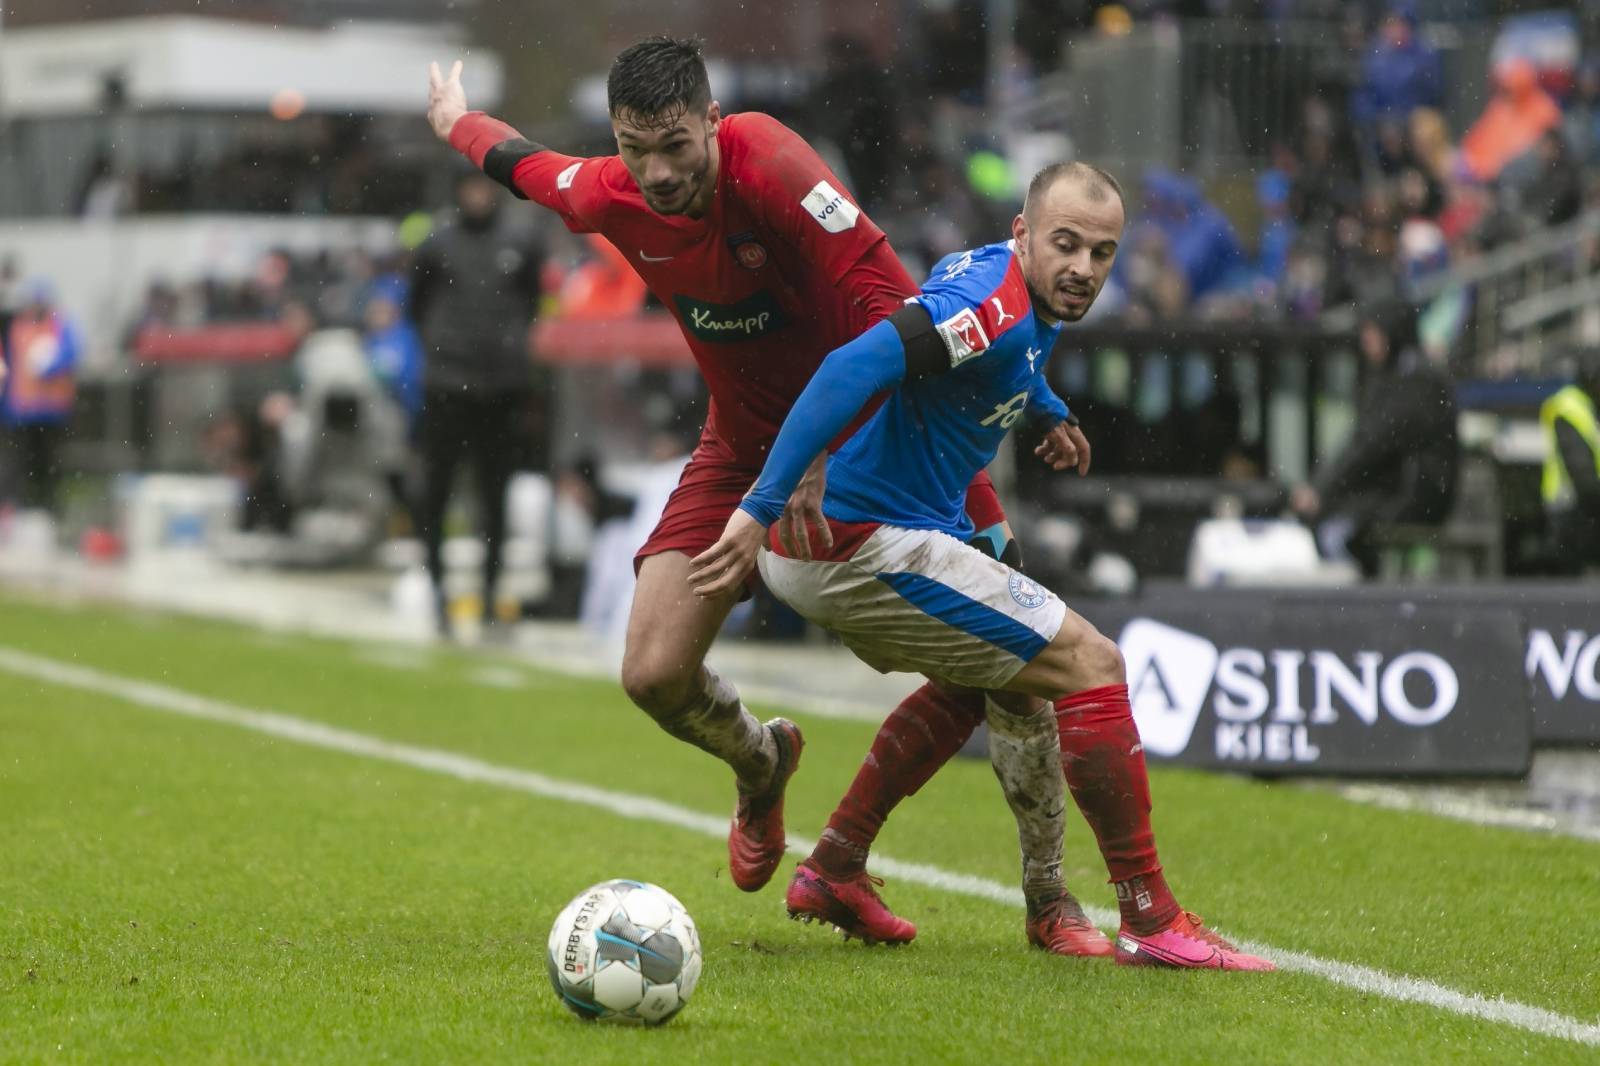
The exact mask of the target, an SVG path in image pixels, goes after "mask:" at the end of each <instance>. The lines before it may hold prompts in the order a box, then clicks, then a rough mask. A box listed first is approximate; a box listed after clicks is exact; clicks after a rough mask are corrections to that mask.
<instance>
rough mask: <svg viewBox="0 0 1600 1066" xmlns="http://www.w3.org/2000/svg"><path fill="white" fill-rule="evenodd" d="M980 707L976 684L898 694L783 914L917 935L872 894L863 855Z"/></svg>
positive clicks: (953, 748) (871, 931)
mask: <svg viewBox="0 0 1600 1066" xmlns="http://www.w3.org/2000/svg"><path fill="white" fill-rule="evenodd" d="M983 715H984V695H983V693H982V692H981V691H979V690H977V689H968V688H960V687H957V686H953V685H952V686H941V685H938V684H935V683H934V682H932V681H930V682H928V683H927V684H925V685H923V686H922V687H921V688H919V689H917V690H916V691H915V692H913V693H911V695H909V696H907V697H906V698H905V699H904V700H902V701H901V702H900V705H899V706H898V707H896V708H895V709H894V711H893V712H891V713H890V715H889V717H888V718H887V719H885V720H884V723H883V725H882V726H881V727H880V728H879V729H878V735H877V736H875V737H874V738H873V740H872V746H871V748H869V749H868V751H867V755H866V758H865V759H863V760H862V761H861V767H860V769H858V770H857V771H856V776H855V779H854V780H853V781H851V782H850V788H849V790H848V791H846V792H845V795H844V799H842V800H841V801H840V802H839V806H838V807H837V808H836V809H835V810H834V812H833V815H832V816H831V817H830V818H829V819H828V825H827V827H826V828H825V829H824V830H823V831H822V836H821V838H820V839H819V840H818V841H817V846H816V849H815V850H814V851H812V853H811V856H810V857H809V858H808V859H806V861H805V862H803V863H801V864H800V868H799V869H798V870H796V871H795V875H794V878H793V879H792V880H791V881H790V882H789V892H788V906H789V915H790V917H792V918H800V919H803V920H806V921H824V922H829V923H831V924H833V925H836V926H838V927H839V928H840V929H841V930H843V931H844V932H845V933H846V935H849V936H857V937H860V938H861V939H863V940H866V941H868V942H869V943H886V944H903V943H906V942H907V941H909V940H911V938H913V937H914V936H916V935H917V927H916V926H915V925H913V924H911V923H910V922H908V921H906V920H904V919H903V918H898V917H896V916H895V914H894V913H893V912H892V911H890V910H889V908H888V907H887V906H886V905H885V904H884V902H883V899H882V898H881V897H880V896H879V895H878V893H877V891H876V889H875V884H877V883H881V882H874V880H873V879H872V878H871V877H869V875H868V874H867V855H868V853H869V852H870V851H871V850H872V844H873V841H875V840H876V839H877V837H878V830H880V829H881V828H883V823H884V820H885V819H886V818H888V817H889V812H890V811H892V810H894V808H895V807H896V806H897V805H898V804H899V803H900V801H901V800H903V799H905V798H906V797H907V796H910V795H913V794H914V793H916V791H917V790H918V789H920V788H921V787H922V786H923V785H925V784H927V782H928V779H929V778H931V777H932V776H933V775H934V773H935V772H936V771H937V770H938V769H939V767H941V766H943V765H944V764H945V763H947V762H949V761H950V759H951V758H952V757H954V755H955V753H956V752H958V751H960V750H961V748H962V746H963V745H964V744H966V742H967V740H968V739H969V738H970V737H971V736H972V731H973V730H974V729H976V728H977V727H978V723H979V722H981V721H983Z"/></svg>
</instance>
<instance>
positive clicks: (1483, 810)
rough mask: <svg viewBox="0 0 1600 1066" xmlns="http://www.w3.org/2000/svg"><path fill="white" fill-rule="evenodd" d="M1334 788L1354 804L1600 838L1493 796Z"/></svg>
mask: <svg viewBox="0 0 1600 1066" xmlns="http://www.w3.org/2000/svg"><path fill="white" fill-rule="evenodd" d="M1334 791H1335V794H1336V795H1339V796H1342V797H1343V798H1345V799H1347V800H1349V801H1350V802H1352V803H1366V804H1370V805H1372V806H1374V807H1383V808H1385V809H1386V810H1391V811H1407V812H1413V813H1414V812H1421V813H1424V814H1432V815H1435V816H1437V817H1440V818H1449V819H1452V820H1453V821H1457V822H1470V823H1472V824H1473V825H1487V826H1494V827H1495V828H1497V829H1521V830H1525V831H1527V832H1534V833H1549V834H1551V835H1555V836H1568V837H1577V838H1578V839H1579V840H1594V841H1600V829H1596V828H1595V827H1593V826H1588V825H1574V824H1571V823H1570V822H1569V821H1566V820H1563V819H1561V818H1557V817H1556V816H1555V815H1554V814H1551V813H1550V812H1548V811H1538V810H1527V809H1525V808H1521V807H1508V806H1506V805H1504V804H1500V803H1496V802H1494V801H1493V800H1490V799H1483V798H1478V797H1469V796H1453V795H1446V794H1439V793H1432V792H1428V793H1422V794H1418V793H1415V792H1412V791H1410V790H1407V789H1403V788H1397V787H1395V786H1394V785H1343V786H1341V787H1339V788H1337V789H1335V790H1334Z"/></svg>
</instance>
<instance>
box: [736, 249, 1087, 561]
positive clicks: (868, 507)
mask: <svg viewBox="0 0 1600 1066" xmlns="http://www.w3.org/2000/svg"><path fill="white" fill-rule="evenodd" d="M907 302H908V303H909V302H915V303H918V304H921V305H922V307H923V308H924V309H925V310H926V311H927V312H928V314H929V316H930V317H931V318H932V320H933V323H934V328H935V331H936V334H937V338H938V342H939V344H940V345H942V348H943V351H942V352H940V353H939V360H940V362H941V364H946V363H947V365H941V366H939V367H938V370H939V371H940V372H938V373H933V374H930V375H928V376H923V377H919V378H916V379H914V380H907V378H906V365H905V349H904V344H903V342H902V341H901V339H900V336H899V334H898V332H897V331H896V329H895V327H894V326H893V325H892V324H890V323H879V324H878V325H877V326H874V327H873V328H872V329H871V330H868V331H867V332H866V333H865V334H863V335H862V336H861V337H859V338H857V339H856V340H855V341H852V342H851V343H850V344H849V345H846V346H845V347H843V348H840V349H838V350H836V351H835V352H834V353H833V354H832V355H830V356H829V357H828V360H827V361H825V362H824V364H823V366H822V368H821V369H819V370H818V372H817V375H816V377H815V378H813V379H812V384H811V385H809V386H807V388H806V391H805V392H804V393H803V394H802V395H801V397H800V399H799V401H797V402H796V404H795V407H794V409H793V410H792V411H791V412H790V414H789V417H788V418H787V419H786V420H785V422H784V427H783V430H782V432H780V434H779V438H778V440H777V441H776V442H775V443H774V445H773V450H772V454H771V456H770V457H769V459H768V462H767V466H766V469H764V470H763V472H762V477H761V480H760V481H759V482H758V483H757V485H756V488H755V489H753V490H752V491H751V493H750V495H749V496H748V497H747V498H746V500H745V503H744V504H743V506H744V509H745V510H746V511H748V512H750V513H751V514H752V515H753V516H755V517H756V518H757V519H759V520H761V521H763V522H764V523H765V524H771V522H772V521H774V520H776V518H777V516H778V514H779V513H781V511H782V509H783V504H784V502H785V501H786V500H787V499H788V495H789V493H790V492H791V491H792V490H793V487H794V484H795V482H796V481H797V480H798V478H799V474H800V473H801V472H803V471H804V468H805V466H806V465H807V464H808V463H809V462H810V459H811V457H812V456H814V455H816V453H817V452H818V451H820V450H821V448H822V447H823V445H824V444H825V443H826V442H827V441H828V440H829V439H831V438H830V436H829V431H830V430H831V431H832V432H837V431H838V430H839V429H840V428H842V427H843V426H844V425H845V424H847V423H848V421H849V419H850V418H851V417H852V416H853V415H854V413H855V412H856V411H858V410H860V408H861V406H862V405H863V403H864V402H865V401H866V400H867V399H868V398H869V397H870V396H872V395H874V394H875V393H876V392H878V391H879V390H881V389H882V388H884V387H886V386H898V387H896V388H894V390H893V391H892V392H891V393H890V394H889V395H888V397H887V399H886V400H885V401H884V403H883V405H882V406H881V407H880V408H879V409H878V410H877V412H876V413H875V414H874V415H873V416H872V417H871V418H870V419H869V420H868V421H867V422H866V424H865V425H863V426H862V427H861V428H860V429H859V430H858V431H857V432H856V433H855V435H854V436H852V437H851V438H850V439H849V440H848V441H846V442H845V444H844V445H843V446H842V447H840V448H839V450H838V451H837V452H836V453H835V454H834V455H833V457H832V458H831V459H830V461H829V463H828V481H827V495H826V497H825V498H824V501H823V512H824V513H825V514H827V515H828V517H830V518H834V519H837V520H839V521H843V522H881V523H885V524H888V525H895V526H901V527H904V528H909V529H932V530H939V531H941V532H945V533H949V534H950V535H952V536H955V537H959V538H961V539H966V538H968V537H970V536H971V535H972V533H973V529H972V523H971V521H970V520H969V519H968V518H967V515H966V509H965V502H966V492H967V486H968V485H969V484H970V483H971V481H972V479H973V477H975V476H976V475H977V473H978V472H979V471H980V470H982V469H983V468H984V467H986V466H988V465H989V463H990V462H991V461H992V460H993V459H994V456H995V453H996V452H997V451H998V450H999V447H1000V442H1001V441H1002V440H1004V439H1005V435H1006V433H1007V431H1009V430H1010V429H1011V428H1012V427H1013V426H1014V425H1016V423H1017V422H1018V421H1019V420H1021V419H1022V418H1024V417H1025V416H1026V417H1028V418H1029V419H1030V420H1032V419H1038V420H1040V421H1041V422H1042V421H1044V420H1045V419H1050V420H1051V421H1050V424H1051V425H1054V424H1055V423H1056V422H1059V421H1061V420H1063V419H1065V418H1067V417H1068V412H1067V408H1066V405H1065V404H1063V403H1062V402H1061V400H1060V399H1059V398H1057V397H1056V395H1055V394H1054V393H1053V392H1051V391H1050V389H1049V386H1048V385H1047V384H1046V383H1045V380H1044V367H1045V363H1046V361H1047V360H1048V359H1049V356H1050V351H1051V349H1052V348H1053V347H1054V346H1055V342H1056V338H1057V336H1058V335H1059V334H1060V332H1061V327H1060V325H1059V323H1058V324H1046V323H1045V322H1043V321H1041V320H1040V319H1039V318H1038V316H1037V315H1035V314H1034V311H1033V302H1032V300H1031V299H1030V298H1029V295H1028V287H1027V284H1026V283H1025V282H1024V280H1023V276H1022V268H1021V264H1020V263H1018V262H1017V258H1016V253H1015V251H1014V249H1013V247H1012V244H1011V242H1005V243H1002V244H991V245H986V246H984V247H982V248H978V249H974V250H973V251H970V252H966V253H964V254H961V255H952V256H947V257H946V258H945V259H943V260H941V261H940V262H939V263H938V264H937V265H936V266H935V267H934V269H933V273H932V274H931V275H930V276H929V279H928V281H927V283H926V284H925V285H924V287H923V290H922V293H921V295H919V296H915V297H913V298H912V300H910V301H907Z"/></svg>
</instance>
